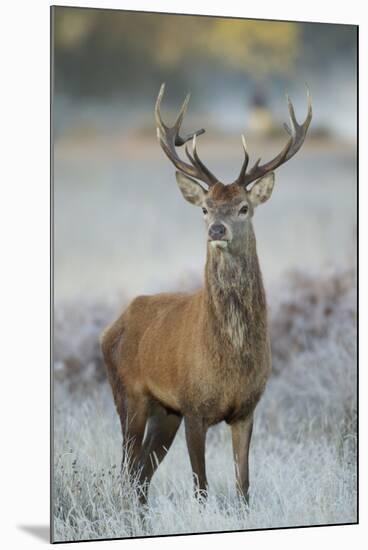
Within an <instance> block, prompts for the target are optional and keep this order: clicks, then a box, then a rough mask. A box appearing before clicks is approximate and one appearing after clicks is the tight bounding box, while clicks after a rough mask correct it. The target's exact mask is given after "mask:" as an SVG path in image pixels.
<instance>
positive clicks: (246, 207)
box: [239, 204, 248, 214]
mask: <svg viewBox="0 0 368 550" xmlns="http://www.w3.org/2000/svg"><path fill="white" fill-rule="evenodd" d="M247 212H248V206H247V205H246V204H245V205H244V206H242V207H241V209H240V210H239V214H246V213H247Z"/></svg>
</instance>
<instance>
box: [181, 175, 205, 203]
mask: <svg viewBox="0 0 368 550" xmlns="http://www.w3.org/2000/svg"><path fill="white" fill-rule="evenodd" d="M175 175H176V181H177V182H178V186H179V189H180V191H181V193H182V195H183V197H184V198H185V200H187V201H188V202H190V203H191V204H194V205H195V206H201V204H202V203H203V201H204V199H205V197H206V194H207V191H206V190H205V189H203V187H202V186H201V185H199V183H197V182H196V181H195V180H194V179H192V178H190V177H189V176H185V175H184V174H182V173H181V172H176V173H175Z"/></svg>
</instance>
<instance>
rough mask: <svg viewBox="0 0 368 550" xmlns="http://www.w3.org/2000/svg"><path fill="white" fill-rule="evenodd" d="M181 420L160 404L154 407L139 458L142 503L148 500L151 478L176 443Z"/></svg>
mask: <svg viewBox="0 0 368 550" xmlns="http://www.w3.org/2000/svg"><path fill="white" fill-rule="evenodd" d="M181 420H182V417H181V416H177V415H175V414H168V413H167V412H166V409H165V408H164V407H162V406H161V405H160V404H159V403H155V404H154V405H153V407H152V410H151V413H150V416H149V418H148V423H147V433H146V436H145V438H144V442H143V446H142V449H141V454H140V457H139V462H140V464H141V465H142V470H141V474H140V482H141V485H142V498H141V500H142V501H145V500H146V499H147V492H148V487H149V483H150V481H151V478H152V476H153V474H154V473H155V471H156V469H157V468H158V466H159V464H160V463H161V461H162V460H163V459H164V457H165V456H166V454H167V452H168V450H169V448H170V446H171V444H172V442H173V441H174V438H175V435H176V433H177V431H178V428H179V426H180V423H181Z"/></svg>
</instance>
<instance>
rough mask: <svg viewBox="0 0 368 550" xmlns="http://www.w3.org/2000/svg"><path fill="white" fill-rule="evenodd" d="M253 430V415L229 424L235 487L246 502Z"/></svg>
mask: <svg viewBox="0 0 368 550" xmlns="http://www.w3.org/2000/svg"><path fill="white" fill-rule="evenodd" d="M252 430H253V416H252V415H251V416H248V417H247V418H246V419H244V420H238V421H237V422H235V423H234V424H232V425H231V435H232V442H233V453H234V462H235V474H236V484H237V489H238V492H239V494H240V496H242V497H243V498H244V499H245V501H246V503H248V498H249V495H248V491H249V447H250V440H251V437H252Z"/></svg>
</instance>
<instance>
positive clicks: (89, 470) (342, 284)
mask: <svg viewBox="0 0 368 550" xmlns="http://www.w3.org/2000/svg"><path fill="white" fill-rule="evenodd" d="M193 284H194V283H193ZM118 301H119V300H118ZM123 303H124V300H123V299H121V304H119V305H121V306H122V305H123ZM269 305H270V321H271V333H272V347H273V365H274V370H273V375H272V377H271V379H270V381H269V384H268V387H267V390H266V392H265V394H264V396H263V398H262V400H261V402H260V404H259V405H258V407H257V409H256V415H255V417H256V418H255V429H254V435H253V439H252V446H251V456H250V460H251V490H250V495H251V496H250V506H249V509H248V508H245V507H244V506H243V505H242V504H241V503H239V502H238V500H237V498H236V495H235V483H234V473H233V464H232V453H231V446H230V437H229V431H228V428H227V427H226V426H225V425H219V426H217V427H214V428H212V429H210V431H209V434H208V440H207V469H208V478H209V484H210V487H209V498H208V502H207V504H205V505H199V504H198V503H197V502H196V501H195V500H194V498H193V496H192V491H191V489H192V480H191V470H190V465H189V458H188V455H187V452H186V449H185V442H184V438H183V432H182V429H181V430H180V432H179V433H178V435H177V438H176V441H175V442H174V445H173V447H172V448H171V449H170V452H169V454H168V455H167V457H166V458H165V459H164V461H163V463H162V465H161V466H160V468H159V469H158V471H157V473H156V475H155V476H154V478H153V482H152V485H151V489H150V494H149V501H148V506H147V508H146V509H145V510H144V511H143V513H142V512H141V513H140V512H139V507H138V504H137V499H136V496H135V493H134V490H133V489H132V487H129V486H128V484H127V482H126V479H125V476H124V475H123V479H121V476H120V472H119V464H120V453H121V434H120V426H119V421H118V418H117V414H116V412H115V409H114V406H113V402H112V396H111V393H110V389H109V387H108V385H107V383H106V381H105V376H104V370H103V367H102V363H101V357H100V354H99V348H98V343H97V339H98V335H99V333H100V330H101V328H102V327H103V326H104V325H105V324H106V323H107V322H109V321H110V320H111V319H112V318H113V317H114V315H115V314H116V312H117V303H116V302H115V303H114V306H113V307H112V306H111V307H110V306H108V305H106V303H105V302H103V305H101V304H100V303H98V302H96V301H94V302H88V303H87V302H86V303H76V302H75V301H73V302H70V303H69V304H62V303H59V304H58V305H57V308H56V311H55V376H54V379H55V396H54V405H55V415H54V429H55V437H54V462H55V468H54V484H53V496H54V539H55V540H57V541H63V540H78V539H96V538H107V537H131V536H139V535H159V534H168V533H189V532H208V531H223V530H234V529H254V528H267V527H282V526H292V525H317V524H326V523H349V522H355V521H356V519H357V518H356V514H357V510H356V491H357V479H356V287H355V273H354V271H353V270H352V271H343V270H341V269H338V270H335V271H334V270H329V271H325V272H323V273H319V274H318V275H316V274H314V275H305V274H301V273H300V272H299V273H298V272H294V273H293V274H289V275H288V276H284V277H283V278H282V279H281V280H280V282H279V283H278V284H274V285H273V287H272V288H271V289H270V291H269Z"/></svg>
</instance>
